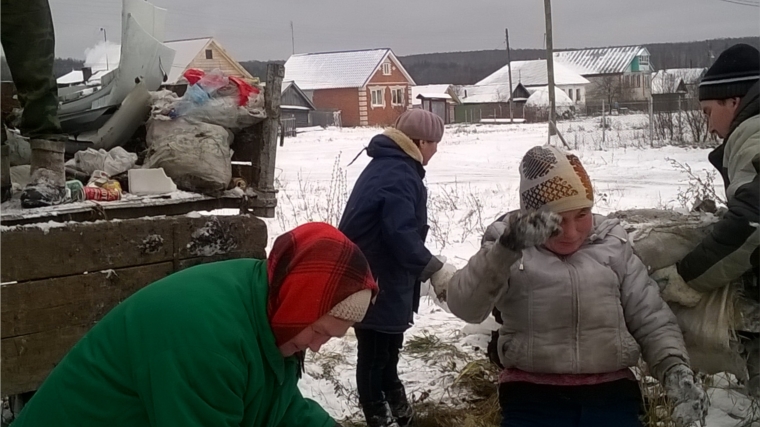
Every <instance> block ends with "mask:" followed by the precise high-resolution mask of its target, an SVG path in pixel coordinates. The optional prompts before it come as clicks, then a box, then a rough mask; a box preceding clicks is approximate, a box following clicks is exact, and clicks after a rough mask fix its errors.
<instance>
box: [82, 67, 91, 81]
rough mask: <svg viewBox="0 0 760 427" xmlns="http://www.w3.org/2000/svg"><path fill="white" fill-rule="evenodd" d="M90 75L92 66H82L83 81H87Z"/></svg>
mask: <svg viewBox="0 0 760 427" xmlns="http://www.w3.org/2000/svg"><path fill="white" fill-rule="evenodd" d="M90 77H92V68H90V67H83V68H82V82H87V80H90Z"/></svg>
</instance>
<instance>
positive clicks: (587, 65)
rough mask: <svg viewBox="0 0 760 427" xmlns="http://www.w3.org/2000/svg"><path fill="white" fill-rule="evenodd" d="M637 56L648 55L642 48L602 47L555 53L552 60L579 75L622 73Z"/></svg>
mask: <svg viewBox="0 0 760 427" xmlns="http://www.w3.org/2000/svg"><path fill="white" fill-rule="evenodd" d="M638 55H649V51H648V50H647V49H646V48H644V47H642V46H624V47H604V48H594V49H582V50H568V51H564V52H555V53H554V58H555V59H556V60H557V61H558V62H562V64H563V65H565V66H567V67H569V68H571V69H573V70H574V71H575V72H577V73H578V74H581V75H584V76H586V75H593V74H615V73H622V72H625V71H626V70H627V69H628V66H629V65H630V64H631V61H633V58H635V57H636V56H638Z"/></svg>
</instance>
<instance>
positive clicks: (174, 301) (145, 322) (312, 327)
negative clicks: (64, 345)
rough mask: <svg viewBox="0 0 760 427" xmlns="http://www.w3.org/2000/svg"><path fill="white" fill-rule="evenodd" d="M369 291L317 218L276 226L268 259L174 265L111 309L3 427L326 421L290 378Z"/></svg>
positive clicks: (360, 311)
mask: <svg viewBox="0 0 760 427" xmlns="http://www.w3.org/2000/svg"><path fill="white" fill-rule="evenodd" d="M376 292H377V285H376V283H375V282H374V280H373V279H372V275H371V273H370V271H369V267H368V265H367V261H366V260H365V258H364V256H363V255H362V253H361V252H360V251H359V249H358V248H357V247H356V246H355V245H354V244H353V243H351V242H350V241H349V240H348V239H346V237H345V236H343V234H341V233H340V232H339V231H338V230H336V229H335V228H333V227H332V226H330V225H327V224H321V223H312V224H306V225H303V226H301V227H298V228H296V229H294V230H293V231H290V232H288V233H285V234H284V235H282V236H280V237H279V238H278V239H277V240H276V241H275V243H274V246H273V248H272V251H271V253H270V255H269V258H268V259H267V260H255V259H239V260H232V261H223V262H217V263H212V264H204V265H200V266H197V267H193V268H189V269H187V270H183V271H181V272H178V273H175V274H173V275H171V276H169V277H166V278H165V279H162V280H159V281H157V282H155V283H153V284H151V285H149V286H147V287H145V288H144V289H142V290H140V291H138V292H137V293H135V294H134V295H132V296H131V297H129V298H128V299H127V300H125V301H124V302H122V303H121V304H119V305H118V306H116V307H115V308H114V309H113V310H111V311H110V312H109V313H108V314H107V315H106V316H105V317H104V318H103V319H102V320H101V321H100V322H98V324H97V325H95V326H94V327H93V328H92V329H91V330H90V332H88V333H87V334H86V335H85V336H84V337H83V338H82V339H81V340H80V341H79V342H78V343H77V344H76V345H75V346H74V347H73V348H72V349H71V351H70V352H69V353H68V354H67V355H66V357H65V358H64V359H63V360H62V361H61V363H59V364H58V365H57V366H56V367H55V369H54V370H53V371H52V372H51V374H50V376H49V377H48V378H47V379H46V380H45V382H44V383H43V384H42V386H41V387H40V389H39V390H38V392H37V393H36V394H35V395H34V397H33V398H32V399H31V401H30V402H29V403H28V404H27V406H26V407H24V409H23V410H22V412H21V414H20V416H19V418H18V419H17V420H16V421H15V422H14V423H13V424H12V426H13V427H31V426H34V427H37V426H39V427H50V426H59V427H69V426H71V427H74V426H76V427H80V426H85V427H90V426H93V427H96V426H107V427H122V426H123V427H137V426H152V427H164V426H166V427H175V426H183V427H195V426H197V427H207V426H215V427H220V426H245V427H264V426H266V427H290V426H292V427H296V426H298V427H333V426H335V425H336V422H335V421H334V420H333V419H332V418H331V417H330V416H329V415H328V414H327V413H326V412H325V411H324V409H322V408H321V407H320V406H319V405H318V404H317V403H316V402H314V401H312V400H309V399H306V398H304V397H303V396H302V395H301V393H300V391H299V390H298V387H297V384H296V383H297V380H298V377H299V376H300V372H301V369H302V361H303V352H304V351H305V350H306V349H310V350H312V351H315V352H316V351H318V350H319V348H320V347H321V346H322V344H324V343H325V342H327V341H328V340H329V339H330V338H332V337H341V336H343V335H344V334H345V333H346V331H347V330H348V328H349V327H350V326H351V325H353V323H354V322H357V321H360V320H361V319H362V318H363V317H364V314H365V313H366V311H367V308H368V307H369V304H370V301H371V299H372V297H373V295H374V294H376Z"/></svg>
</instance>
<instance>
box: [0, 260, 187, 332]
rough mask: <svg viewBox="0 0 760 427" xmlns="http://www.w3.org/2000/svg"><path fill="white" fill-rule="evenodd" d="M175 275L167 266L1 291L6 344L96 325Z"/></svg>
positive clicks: (171, 265) (0, 314)
mask: <svg viewBox="0 0 760 427" xmlns="http://www.w3.org/2000/svg"><path fill="white" fill-rule="evenodd" d="M173 269H174V263H173V262H162V263H159V264H151V265H145V266H140V267H130V268H123V269H117V270H108V271H103V272H92V273H87V274H78V275H73V276H67V277H59V278H55V279H43V280H35V281H31V282H22V283H15V284H9V285H4V286H2V288H0V295H1V296H2V299H1V300H0V307H1V308H0V319H1V321H2V325H3V328H2V338H3V339H5V338H12V337H15V336H20V335H28V334H33V333H39V332H43V331H47V330H53V329H56V328H59V327H62V326H71V325H81V324H92V323H94V322H96V321H97V320H99V319H100V318H101V317H103V316H104V315H105V314H106V313H107V312H108V311H109V310H111V308H113V307H114V306H115V305H116V304H117V303H119V302H120V301H122V300H124V299H126V298H127V297H129V296H130V295H132V294H133V293H134V292H135V291H137V290H138V289H140V288H142V287H143V286H145V285H147V284H149V283H152V282H154V281H156V280H158V279H161V278H163V277H165V276H167V275H169V274H171V273H172V272H173Z"/></svg>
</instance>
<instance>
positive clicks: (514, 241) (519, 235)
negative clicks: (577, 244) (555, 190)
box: [499, 211, 562, 251]
mask: <svg viewBox="0 0 760 427" xmlns="http://www.w3.org/2000/svg"><path fill="white" fill-rule="evenodd" d="M504 222H505V224H506V227H505V229H504V232H503V233H501V236H500V237H499V243H501V244H502V245H504V246H505V247H506V248H508V249H511V250H513V251H519V250H522V249H525V248H529V247H532V246H538V245H540V244H543V243H546V241H547V240H549V238H550V237H552V236H556V235H558V234H559V233H560V232H562V228H561V226H560V224H562V217H561V216H560V215H557V214H556V213H554V212H548V211H535V212H530V213H523V212H518V213H515V214H512V215H510V216H509V217H507V218H506V219H505V221H504Z"/></svg>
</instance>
